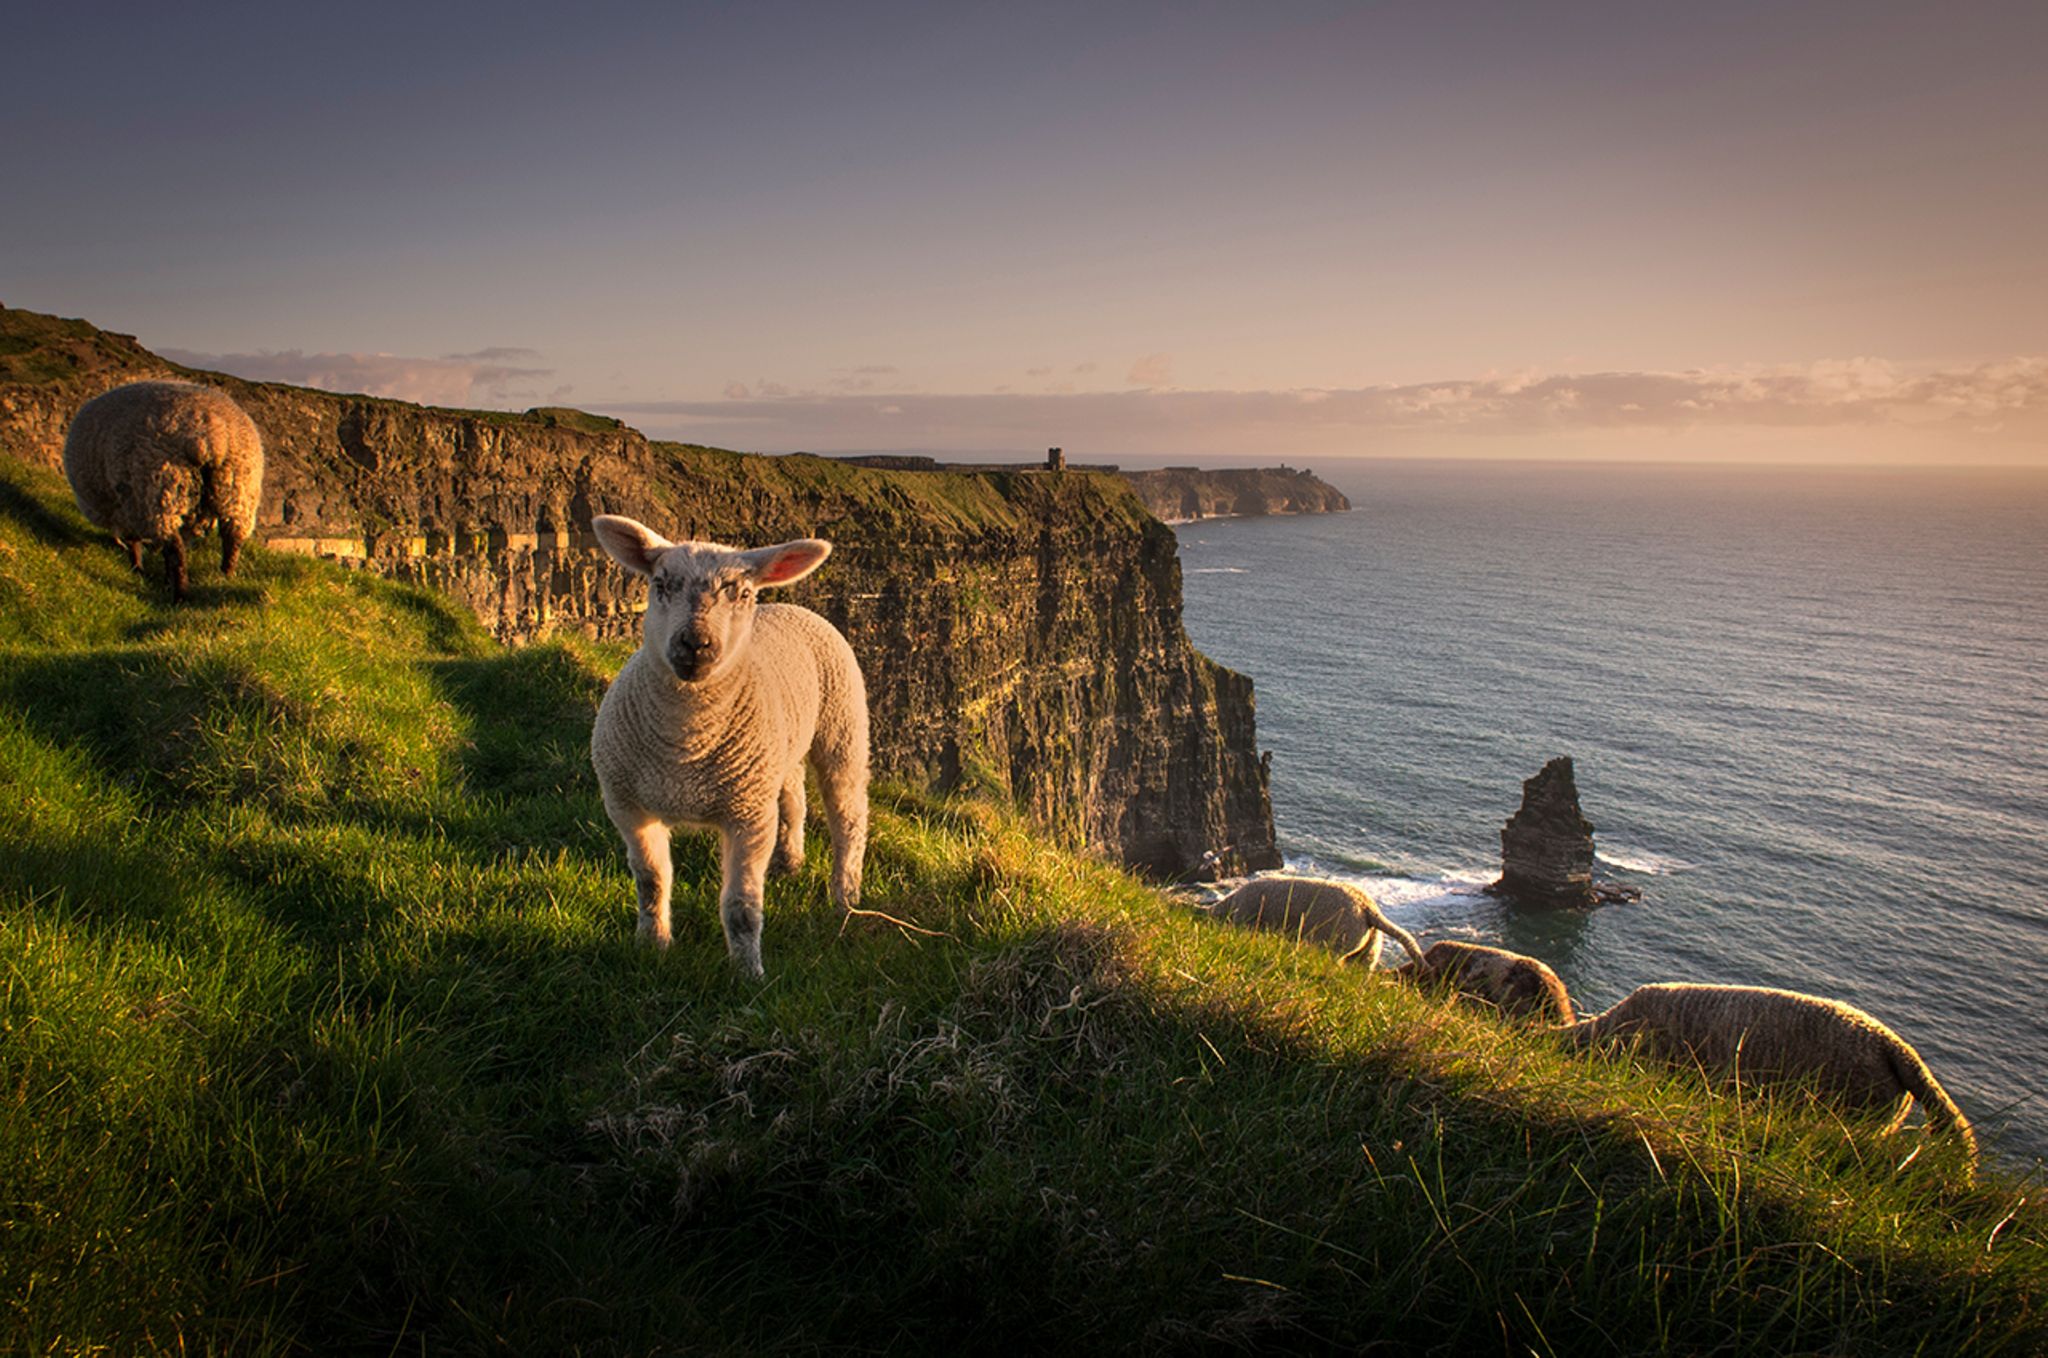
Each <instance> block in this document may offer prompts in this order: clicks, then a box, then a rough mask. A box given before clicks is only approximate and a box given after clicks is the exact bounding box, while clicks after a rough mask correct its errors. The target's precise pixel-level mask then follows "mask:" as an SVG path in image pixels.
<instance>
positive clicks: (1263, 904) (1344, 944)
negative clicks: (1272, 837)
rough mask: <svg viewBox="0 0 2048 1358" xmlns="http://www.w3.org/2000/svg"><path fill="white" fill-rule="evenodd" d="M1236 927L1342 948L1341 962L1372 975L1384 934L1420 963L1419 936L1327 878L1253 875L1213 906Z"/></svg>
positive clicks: (1361, 894) (1358, 890)
mask: <svg viewBox="0 0 2048 1358" xmlns="http://www.w3.org/2000/svg"><path fill="white" fill-rule="evenodd" d="M1209 913H1210V914H1212V915H1214V916H1216V917H1217V918H1218V919H1227V920H1229V921H1230V922H1231V923H1233V924H1242V925H1245V926H1247V927H1249V928H1253V929H1269V930H1272V931H1274V932H1276V933H1287V934H1293V935H1294V936H1295V937H1296V938H1297V939H1314V940H1315V941H1316V942H1318V943H1322V944H1325V945H1327V946H1330V947H1334V948H1338V949H1341V950H1342V953H1341V956H1340V959H1339V960H1341V961H1345V962H1351V963H1354V964H1358V965H1362V966H1364V967H1365V969H1366V970H1367V971H1371V970H1373V969H1374V968H1376V967H1378V966H1379V964H1380V934H1381V933H1382V932H1384V933H1386V934H1389V935H1391V936H1392V937H1393V938H1394V939H1395V941H1397V942H1398V943H1400V945H1401V946H1402V947H1403V948H1406V949H1407V950H1408V955H1409V956H1410V957H1413V958H1414V959H1416V960H1417V961H1418V962H1419V961H1421V959H1422V948H1421V946H1420V945H1419V944H1417V943H1416V941H1415V936H1414V935H1413V934H1411V933H1409V932H1408V931H1407V930H1406V929H1403V928H1402V927H1401V926H1400V925H1398V924H1395V923H1394V922H1393V921H1392V920H1390V919H1388V918H1387V917H1386V916H1385V915H1383V914H1381V913H1380V908H1379V906H1378V904H1376V903H1375V902H1374V901H1373V898H1372V897H1371V896H1369V895H1367V894H1366V892H1365V890H1364V888H1362V887H1356V886H1353V885H1351V884H1350V883H1349V882H1339V881H1333V880H1331V879H1330V878H1327V877H1290V876H1274V877H1255V878H1253V879H1252V880H1251V881H1249V882H1246V883H1245V884H1244V885H1243V886H1241V887H1239V888H1238V889H1237V890H1235V891H1233V892H1231V893H1230V894H1229V895H1228V896H1225V897H1224V898H1223V899H1222V900H1220V901H1218V902H1216V903H1215V904H1214V905H1212V906H1210V907H1209Z"/></svg>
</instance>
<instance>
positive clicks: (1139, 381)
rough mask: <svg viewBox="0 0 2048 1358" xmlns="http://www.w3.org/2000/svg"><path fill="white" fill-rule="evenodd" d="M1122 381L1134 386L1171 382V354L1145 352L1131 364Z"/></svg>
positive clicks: (1153, 385) (1163, 384)
mask: <svg viewBox="0 0 2048 1358" xmlns="http://www.w3.org/2000/svg"><path fill="white" fill-rule="evenodd" d="M1124 381H1126V382H1128V383H1130V384H1131V385H1132V386H1134V387H1165V386H1171V385H1172V384H1173V355H1172V354H1147V355H1145V356H1144V357H1143V358H1141V359H1138V360H1137V361H1136V362H1134V363H1132V364H1131V370H1130V372H1128V373H1126V374H1125V375H1124Z"/></svg>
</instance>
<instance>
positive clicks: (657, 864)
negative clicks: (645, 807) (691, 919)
mask: <svg viewBox="0 0 2048 1358" xmlns="http://www.w3.org/2000/svg"><path fill="white" fill-rule="evenodd" d="M604 809H605V814H606V815H608V816H610V817H611V818H612V824H613V825H615V826H617V827H618V830H619V838H621V839H623V840H625V841H626V863H627V865H628V866H629V867H631V868H632V869H633V890H634V894H635V895H636V897H637V898H638V900H639V905H640V926H639V933H640V940H641V942H643V943H648V944H651V945H653V946H654V947H656V948H666V947H667V946H668V944H669V914H668V907H669V893H670V888H671V886H672V885H673V882H674V876H675V869H674V866H673V864H672V862H671V860H670V857H669V844H668V827H667V826H666V825H663V824H662V823H661V822H660V821H658V820H655V819H654V818H653V817H651V816H649V815H647V814H646V813H645V812H644V811H639V810H636V809H634V808H631V807H624V806H614V805H612V804H611V803H610V802H606V803H605V808H604Z"/></svg>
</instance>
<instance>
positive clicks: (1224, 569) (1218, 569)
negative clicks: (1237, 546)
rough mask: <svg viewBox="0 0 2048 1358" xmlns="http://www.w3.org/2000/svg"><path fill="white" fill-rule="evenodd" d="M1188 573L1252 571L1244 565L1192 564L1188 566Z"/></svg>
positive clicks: (1209, 573)
mask: <svg viewBox="0 0 2048 1358" xmlns="http://www.w3.org/2000/svg"><path fill="white" fill-rule="evenodd" d="M1187 573H1188V574H1189V575H1250V574H1251V572H1250V571H1248V570H1246V569H1245V568H1244V567H1242V566H1190V567H1188V568H1187Z"/></svg>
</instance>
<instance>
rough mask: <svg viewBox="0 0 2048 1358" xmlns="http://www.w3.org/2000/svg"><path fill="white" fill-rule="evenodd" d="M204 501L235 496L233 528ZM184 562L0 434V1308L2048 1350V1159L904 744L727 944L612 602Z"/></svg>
mask: <svg viewBox="0 0 2048 1358" xmlns="http://www.w3.org/2000/svg"><path fill="white" fill-rule="evenodd" d="M200 556H201V559H202V560H203V558H204V554H203V553H202V554H200ZM193 593H194V597H193V600H192V602H191V603H189V604H188V605H187V606H185V607H183V608H172V607H170V606H169V605H168V604H166V603H164V602H163V601H162V587H161V585H160V584H155V583H152V584H148V585H144V584H142V583H140V582H138V581H136V580H135V579H134V578H133V577H132V576H131V575H129V574H128V573H127V571H126V569H125V566H124V564H123V563H122V562H121V561H120V559H119V557H118V556H117V554H116V553H115V551H114V549H113V548H112V546H111V545H110V544H108V543H106V542H103V541H101V540H100V539H99V538H98V536H97V535H96V534H94V533H93V532H92V531H91V530H90V529H89V528H87V527H86V525H85V524H84V523H83V522H82V520H80V519H79V518H78V516H77V515H76V514H75V513H74V512H73V511H72V510H71V508H70V506H69V503H68V497H67V496H66V495H65V493H64V491H63V487H62V484H61V482H60V481H58V480H56V479H55V478H54V477H51V476H48V475H45V474H41V473H34V472H28V471H23V470H21V469H18V468H14V467H12V466H8V465H5V464H0V845H4V850H0V1351H6V1352H24V1353H26V1352H35V1353H43V1352H67V1353H79V1352H84V1353H91V1352H108V1353H130V1352H141V1351H152V1350H178V1351H199V1352H204V1351H217V1352H235V1353H269V1352H280V1353H281V1352H300V1353H332V1352H376V1353H391V1352H419V1351H428V1352H472V1351H507V1352H514V1353H542V1352H575V1351H585V1352H624V1353H650V1352H682V1351H702V1350H714V1351H735V1352H757V1351H761V1350H764V1349H790V1350H820V1349H832V1350H839V1349H860V1350H878V1349H900V1350H906V1351H923V1350H930V1349H937V1348H942V1347H964V1348H971V1349H988V1348H995V1347H998V1346H1001V1347H1004V1348H1010V1349H1027V1350H1028V1349H1047V1348H1052V1347H1055V1346H1058V1347H1061V1348H1067V1349H1074V1350H1077V1351H1088V1350H1097V1349H1103V1348H1141V1349H1153V1350H1180V1349H1190V1348H1201V1349H1210V1348H1230V1347H1242V1348H1250V1349H1260V1350H1270V1349H1274V1348H1280V1349H1286V1350H1319V1349H1341V1350H1356V1349H1359V1348H1362V1347H1366V1346H1368V1345H1371V1344H1374V1343H1380V1344H1384V1345H1385V1346H1386V1347H1387V1348H1388V1349H1390V1350H1394V1351H1400V1350H1415V1351H1436V1352H1464V1351H1467V1350H1474V1351H1487V1352H1492V1351H1500V1350H1509V1351H1513V1352H1517V1353H1534V1354H1564V1353H1595V1352H1620V1353H1648V1352H1677V1353H1688V1354H1693V1353H1730V1354H1734V1353H1757V1352H1784V1353H1791V1352H1801V1353H1804V1352H1837V1353H1852V1354H1866V1353H1894V1352H1896V1353H1930V1354H1932V1353H1954V1352H1976V1353H2027V1352H2038V1351H2040V1350H2041V1348H2042V1347H2043V1345H2044V1342H2048V1317H2044V1314H2043V1302H2044V1299H2048V1260H2044V1248H2043V1242H2044V1223H2043V1217H2042V1214H2041V1212H2040V1209H2039V1207H2038V1206H2037V1205H2036V1200H2037V1199H2038V1197H2039V1193H2040V1185H2039V1184H2038V1183H2019V1182H2015V1181H2012V1180H2011V1179H2009V1178H2005V1177H2001V1175H2000V1174H1999V1173H1998V1172H1997V1171H1995V1170H1992V1171H1987V1172H1986V1173H1985V1174H1984V1175H1983V1176H1982V1179H1981V1181H1980V1183H1979V1185H1978V1186H1977V1187H1975V1188H1970V1189H1965V1188H1961V1187H1959V1186H1957V1182H1956V1178H1955V1175H1954V1173H1953V1171H1954V1169H1955V1165H1954V1163H1953V1158H1952V1155H1951V1153H1950V1152H1949V1151H1948V1150H1947V1149H1946V1148H1944V1147H1943V1146H1942V1145H1941V1144H1939V1143H1931V1144H1928V1145H1927V1146H1926V1147H1925V1148H1924V1149H1921V1150H1920V1153H1919V1155H1918V1156H1917V1158H1915V1159H1914V1160H1913V1161H1912V1163H1910V1164H1908V1165H1906V1166H1905V1167H1904V1168H1903V1169H1902V1168H1900V1167H1899V1162H1900V1161H1901V1160H1903V1159H1905V1158H1906V1156H1907V1155H1908V1153H1910V1152H1912V1151H1913V1150H1914V1149H1916V1148H1918V1147H1920V1146H1921V1141H1920V1139H1919V1138H1917V1137H1910V1136H1909V1137H1905V1138H1897V1139H1886V1138H1884V1137H1881V1136H1878V1135H1876V1134H1875V1133H1874V1132H1873V1131H1872V1130H1871V1129H1869V1128H1868V1127H1862V1126H1856V1127H1845V1126H1843V1125H1842V1124H1840V1123H1839V1122H1837V1121H1836V1120H1835V1119H1833V1118H1831V1117H1830V1116H1828V1115H1827V1114H1826V1113H1825V1112H1824V1111H1819V1110H1816V1109H1815V1108H1813V1107H1811V1106H1809V1105H1808V1104H1807V1103H1806V1102H1805V1101H1803V1100H1800V1099H1784V1100H1780V1101H1777V1102H1766V1101H1754V1100H1750V1101H1742V1102H1737V1101H1735V1100H1732V1099H1729V1098H1726V1097H1723V1096H1720V1095H1717V1094H1713V1093H1711V1092H1709V1091H1708V1090H1707V1089H1706V1088H1705V1087H1704V1086H1703V1085H1702V1084H1701V1083H1700V1082H1699V1080H1698V1079H1697V1078H1694V1077H1690V1076H1686V1075H1672V1074H1668V1073H1661V1072H1656V1071H1647V1070H1643V1069H1640V1068H1638V1067H1637V1066H1636V1065H1635V1064H1633V1063H1632V1062H1630V1061H1628V1060H1626V1059H1613V1060H1590V1059H1581V1058H1576V1057H1571V1056H1568V1055H1566V1054H1563V1053H1561V1052H1559V1051H1557V1050H1555V1049H1554V1048H1553V1047H1551V1046H1550V1045H1549V1044H1547V1043H1546V1042H1544V1041H1543V1040H1541V1039H1540V1038H1532V1037H1529V1036H1526V1035H1522V1034H1519V1033H1517V1032H1515V1031H1512V1030H1510V1029H1507V1028H1505V1027H1502V1026H1501V1025H1499V1024H1497V1023H1495V1022H1493V1021H1491V1020H1490V1019H1489V1018H1487V1017H1485V1016H1483V1015H1479V1014H1475V1013H1472V1012H1469V1011H1465V1010H1460V1009H1456V1008H1453V1007H1449V1006H1447V1005H1445V1004H1443V1003H1442V1002H1440V1001H1438V1000H1436V999H1433V998H1430V997H1427V996H1422V995H1418V994H1415V993H1412V992H1410V991H1407V990H1405V989H1403V988H1401V987H1399V986H1397V985H1395V984H1393V983H1390V982H1387V981H1384V980H1381V981H1376V982H1366V981H1364V980H1362V979H1361V978H1360V977H1359V976H1358V975H1356V974H1354V973H1352V972H1351V971H1349V970H1347V969H1344V968H1341V967H1338V966H1335V965H1334V964H1332V962H1331V961H1330V960H1329V959H1328V958H1327V957H1326V956H1323V955H1320V954H1316V953H1313V952H1307V951H1302V950H1297V949H1295V948H1293V947H1291V946H1289V945H1287V944H1285V943H1284V942H1276V941H1275V940H1272V939H1270V938H1265V937H1250V936H1243V935H1238V934H1234V933H1231V932H1228V931H1226V930H1224V929H1222V928H1219V927H1216V926H1214V925H1212V924H1210V923H1208V922H1207V921H1201V920H1196V919H1194V918H1192V917H1191V916H1190V915H1189V914H1188V913H1187V912H1185V911H1184V910H1182V909H1180V908H1179V907H1176V906H1174V905H1172V904H1171V903H1169V902H1167V901H1166V900H1164V899H1163V898H1162V897H1161V896H1160V895H1158V894H1157V893H1156V892H1154V891H1151V890H1149V889H1147V888H1145V887H1144V886H1142V885H1140V884H1138V883H1136V882H1134V881H1133V880H1131V879H1130V878H1128V877H1126V876H1125V875H1123V874H1121V873H1119V872H1117V871H1115V870H1113V869H1111V868H1109V867H1106V866H1104V865H1102V864H1100V863H1097V862H1093V861H1090V860H1088V859H1085V858H1082V857H1078V856H1076V855H1074V854H1071V853H1068V852H1066V851H1064V850H1061V849H1059V848H1057V847H1055V846H1052V845H1049V844H1047V843H1046V842H1045V841H1044V840H1043V839H1042V838H1041V837H1039V836H1036V835H1034V834H1033V833H1032V832H1031V831H1030V830H1029V829H1028V828H1027V827H1026V826H1024V825H1022V824H1020V823H1019V822H1018V820H1017V819H1016V818H1015V817H1014V816H1013V815H1012V814H1011V813H1010V812H1008V811H1007V810H1005V809H1003V808H1001V807H999V806H996V805H994V804H991V803H989V802H986V801H980V800H974V799H959V798H954V799H944V798H937V797H932V796H927V795H923V794H920V793H917V792H915V791H911V790H906V789H901V788H887V789H883V790H882V791H880V792H879V793H878V794H877V798H876V825H875V834H874V843H873V848H872V852H871V855H870V859H869V871H868V879H869V886H870V895H869V903H870V904H871V905H873V906H875V907H876V908H878V909H881V910H886V911H887V912H889V913H890V914H892V915H895V916H898V917H900V918H902V919H904V920H906V921H910V922H913V923H914V924H915V925H916V926H918V928H919V929H922V930H930V931H934V932H932V933H918V932H910V931H906V930H901V929H897V928H894V927H891V926H889V925H887V924H884V923H882V922H880V921H862V922H860V923H859V924H858V925H856V926H855V927H851V928H842V926H841V922H840V921H839V919H838V918H836V917H835V915H834V914H833V912H832V910H831V908H830V907H829V905H828V904H827V901H826V898H825V885H824V877H825V861H826V853H825V846H824V844H823V842H822V841H821V839H820V838H819V837H818V836H817V835H815V834H814V835H813V838H812V843H811V845H810V858H809V861H808V863H807V865H806V867H805V869H804V870H803V872H802V873H801V874H799V875H798V876H796V877H794V878H792V879H786V880H780V881H776V882H773V883H771V885H770V892H769V911H768V923H767V930H766V934H765V951H766V958H767V964H768V968H769V979H768V981H767V982H766V983H765V984H762V985H753V984H748V983H743V982H740V981H738V980H736V979H734V978H733V977H732V976H731V975H730V974H729V973H728V970H727V967H726V964H725V960H724V955H723V945H722V942H721V940H720V938H719V933H718V926H717V924H716V921H715V917H714V913H713V909H712V902H713V899H714V896H715V893H716V889H717V874H716V868H715V865H714V863H713V861H712V856H711V854H710V852H709V850H708V847H707V846H706V844H705V843H704V842H703V841H702V839H701V838H687V839H684V840H682V841H680V844H681V849H680V853H679V863H678V867H679V887H678V901H677V921H676V927H677V937H676V943H675V947H674V948H673V950H672V951H671V952H670V953H668V954H667V955H665V956H655V955H652V954H650V953H648V952H646V951H644V950H642V949H640V948H638V947H636V946H635V945H634V943H633V941H632V887H631V883H630V881H629V878H628V876H627V874H626V871H625V869H624V864H623V859H622V856H621V854H620V853H619V851H618V849H617V847H616V845H615V844H614V842H613V838H612V834H611V832H610V830H609V827H608V826H607V825H606V823H605V821H604V819H603V816H602V812H601V809H600V807H599V803H598V799H597V793H596V788H595V785H594V782H593V779H592V776H591V774H590V772H589V768H588V762H587V755H586V741H587V737H588V730H589V723H590V719H591V715H592V713H593V711H594V709H595V705H596V703H597V700H598V698H599V696H600V694H601V693H602V691H603V686H604V684H605V682H606V677H607V676H608V674H609V673H610V672H611V670H612V669H613V667H615V665H616V664H617V663H618V661H619V660H620V659H621V656H620V654H619V653H618V652H617V651H616V650H604V649H600V648H596V647H591V646H585V645H580V644H575V643H552V644H548V645H544V646H536V647H533V648H530V649H526V650H521V651H508V650H503V649H500V648H498V647H497V646H495V645H493V644H492V643H490V642H489V641H488V640H487V639H486V638H485V637H484V636H483V634H482V633H481V632H480V631H479V629H478V628H477V627H476V625H475V624H474V623H473V622H472V621H471V620H469V619H468V618H466V617H464V616H462V615H460V614H459V613H457V612H456V611H454V610H453V609H452V608H451V607H450V606H449V605H447V604H445V603H443V602H441V601H439V600H437V599H435V598H432V597H429V596H426V595H422V594H419V593H417V592H413V591H409V590H405V589H401V588H398V587H395V586H392V585H389V584H386V583H383V582H380V581H378V580H377V579H375V578H374V577H371V576H369V575H368V574H365V573H356V572H348V571H343V570H339V569H336V568H332V567H328V566H324V565H321V564H318V563H313V562H308V561H305V560H301V559H298V558H290V557H283V556H271V555H269V554H266V553H263V552H261V551H260V550H258V551H252V553H251V554H250V557H249V558H248V573H247V574H246V575H243V576H238V577H237V578H236V579H235V580H233V581H231V582H229V581H223V580H221V579H220V577H219V576H218V574H217V572H214V571H210V570H208V569H205V568H202V569H201V571H200V572H199V574H198V576H197V579H196V581H195V588H194V592H193Z"/></svg>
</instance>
